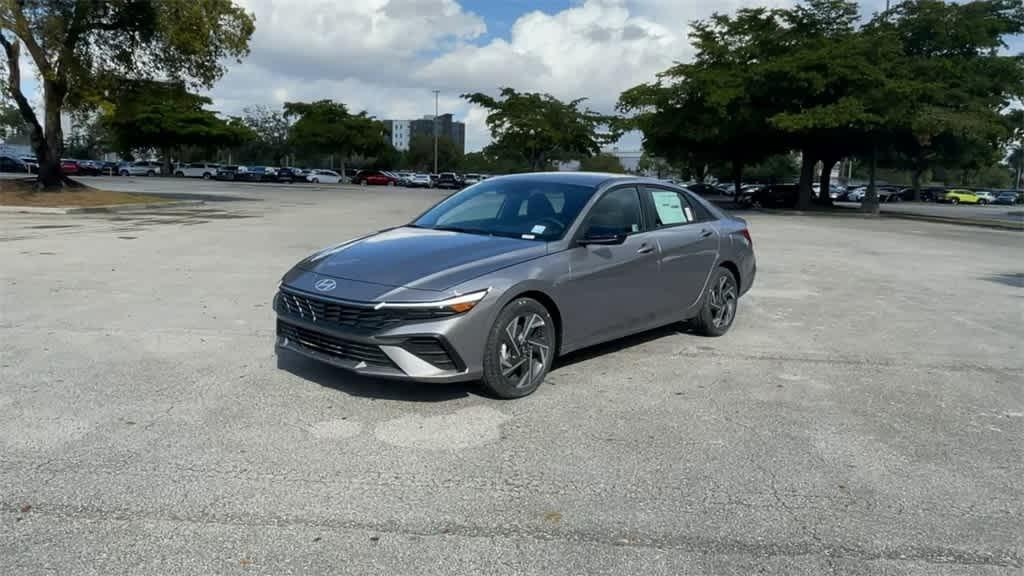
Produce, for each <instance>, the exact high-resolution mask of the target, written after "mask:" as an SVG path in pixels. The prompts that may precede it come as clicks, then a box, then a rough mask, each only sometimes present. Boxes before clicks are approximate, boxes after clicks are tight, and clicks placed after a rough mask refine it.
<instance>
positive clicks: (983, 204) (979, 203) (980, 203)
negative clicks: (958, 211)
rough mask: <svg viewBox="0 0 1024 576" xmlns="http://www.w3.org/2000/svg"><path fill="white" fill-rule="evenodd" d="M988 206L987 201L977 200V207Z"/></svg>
mask: <svg viewBox="0 0 1024 576" xmlns="http://www.w3.org/2000/svg"><path fill="white" fill-rule="evenodd" d="M986 204H988V200H978V206H985V205H986Z"/></svg>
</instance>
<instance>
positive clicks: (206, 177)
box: [203, 172, 213, 180]
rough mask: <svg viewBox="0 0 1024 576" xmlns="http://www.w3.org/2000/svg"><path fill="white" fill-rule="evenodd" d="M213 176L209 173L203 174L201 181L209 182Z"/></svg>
mask: <svg viewBox="0 0 1024 576" xmlns="http://www.w3.org/2000/svg"><path fill="white" fill-rule="evenodd" d="M210 178H213V176H212V175H211V174H210V173H209V172H203V180H209V179H210Z"/></svg>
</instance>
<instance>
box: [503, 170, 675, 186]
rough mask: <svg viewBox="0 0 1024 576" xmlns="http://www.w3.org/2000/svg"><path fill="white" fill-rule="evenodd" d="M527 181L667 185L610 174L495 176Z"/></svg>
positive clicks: (591, 184) (556, 173)
mask: <svg viewBox="0 0 1024 576" xmlns="http://www.w3.org/2000/svg"><path fill="white" fill-rule="evenodd" d="M497 178H501V179H509V178H514V179H516V180H526V181H535V182H549V183H554V184H574V185H577V186H593V187H595V188H596V187H598V186H600V185H602V184H604V183H605V182H608V181H612V180H622V181H634V182H638V183H649V184H666V182H662V181H660V180H658V179H656V178H638V177H636V176H631V175H628V174H610V173H606V172H531V173H526V174H509V175H507V176H495V177H494V179H497Z"/></svg>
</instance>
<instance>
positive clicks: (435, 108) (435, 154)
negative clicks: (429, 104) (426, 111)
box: [434, 90, 441, 174]
mask: <svg viewBox="0 0 1024 576" xmlns="http://www.w3.org/2000/svg"><path fill="white" fill-rule="evenodd" d="M440 93H441V91H440V90H434V174H437V96H438V94H440Z"/></svg>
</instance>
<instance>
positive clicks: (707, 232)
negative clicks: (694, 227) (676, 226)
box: [700, 228, 713, 238]
mask: <svg viewBox="0 0 1024 576" xmlns="http://www.w3.org/2000/svg"><path fill="white" fill-rule="evenodd" d="M711 234H713V232H712V231H711V230H710V229H708V228H705V229H703V230H701V231H700V237H701V238H707V237H708V236H711Z"/></svg>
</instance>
